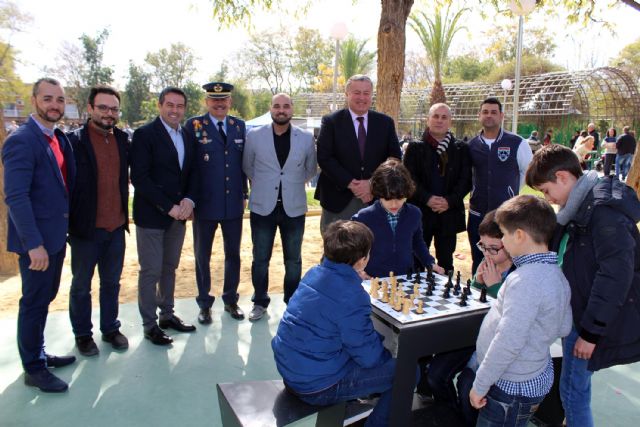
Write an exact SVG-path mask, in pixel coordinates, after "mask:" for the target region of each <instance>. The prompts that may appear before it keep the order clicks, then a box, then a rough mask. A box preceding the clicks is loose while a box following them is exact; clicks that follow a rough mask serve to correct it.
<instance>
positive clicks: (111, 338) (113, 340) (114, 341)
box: [102, 329, 129, 350]
mask: <svg viewBox="0 0 640 427" xmlns="http://www.w3.org/2000/svg"><path fill="white" fill-rule="evenodd" d="M102 341H104V342H108V343H110V344H111V347H113V348H114V350H126V349H128V348H129V340H128V339H127V337H125V336H124V335H122V334H121V333H120V331H119V330H117V329H116V330H115V331H112V332H109V333H108V334H102Z"/></svg>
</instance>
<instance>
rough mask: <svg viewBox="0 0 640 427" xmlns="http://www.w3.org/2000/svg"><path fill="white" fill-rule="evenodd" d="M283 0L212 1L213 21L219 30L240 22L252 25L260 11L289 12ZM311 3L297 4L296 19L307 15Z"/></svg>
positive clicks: (304, 0)
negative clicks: (252, 20)
mask: <svg viewBox="0 0 640 427" xmlns="http://www.w3.org/2000/svg"><path fill="white" fill-rule="evenodd" d="M283 3H284V1H283V0H211V4H212V7H213V19H214V21H216V22H217V24H218V28H222V27H231V26H234V25H237V24H238V23H240V22H247V23H249V25H251V17H252V15H256V14H257V13H258V11H268V10H287V8H286V7H285V6H286V5H285V4H283ZM310 4H311V2H310V1H309V0H303V1H298V2H296V3H295V7H296V9H295V10H294V11H293V12H292V14H293V15H294V17H298V16H302V15H304V14H306V12H307V10H308V8H309V5H310Z"/></svg>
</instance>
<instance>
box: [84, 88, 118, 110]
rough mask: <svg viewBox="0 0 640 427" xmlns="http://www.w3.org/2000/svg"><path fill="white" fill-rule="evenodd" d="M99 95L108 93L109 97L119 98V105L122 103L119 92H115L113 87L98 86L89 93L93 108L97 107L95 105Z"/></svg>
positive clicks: (90, 103)
mask: <svg viewBox="0 0 640 427" xmlns="http://www.w3.org/2000/svg"><path fill="white" fill-rule="evenodd" d="M99 93H106V94H107V95H113V96H115V97H116V98H118V103H119V102H120V94H119V93H118V91H117V90H115V89H114V88H112V87H111V86H106V85H97V86H93V87H92V88H91V91H90V92H89V105H91V107H95V105H93V104H94V102H95V100H96V96H97V95H98V94H99Z"/></svg>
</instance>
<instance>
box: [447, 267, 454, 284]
mask: <svg viewBox="0 0 640 427" xmlns="http://www.w3.org/2000/svg"><path fill="white" fill-rule="evenodd" d="M447 275H448V276H449V280H447V287H449V288H450V287H451V286H453V270H449V271H448V272H447ZM449 285H451V286H449Z"/></svg>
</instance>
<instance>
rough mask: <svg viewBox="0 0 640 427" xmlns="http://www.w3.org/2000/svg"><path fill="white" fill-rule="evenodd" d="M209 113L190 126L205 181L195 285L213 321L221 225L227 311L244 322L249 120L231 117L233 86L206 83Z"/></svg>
mask: <svg viewBox="0 0 640 427" xmlns="http://www.w3.org/2000/svg"><path fill="white" fill-rule="evenodd" d="M202 88H203V89H204V90H205V91H206V92H207V95H206V103H207V110H208V113H207V114H205V115H203V116H198V117H193V118H191V119H189V120H188V121H187V123H186V124H185V129H186V131H187V134H188V135H190V136H191V138H192V139H193V140H194V141H195V143H196V145H197V153H196V156H197V160H196V164H197V170H198V174H199V177H200V192H199V195H198V205H197V206H196V208H195V211H194V220H193V241H194V247H195V257H196V282H197V284H198V296H197V298H196V302H197V303H198V306H199V307H200V314H199V315H198V322H200V323H201V324H208V323H211V306H212V305H213V302H214V300H215V297H213V296H212V295H210V294H209V292H210V290H211V270H210V267H209V262H210V261H211V246H212V245H213V237H214V235H215V232H216V229H217V228H218V225H220V227H221V228H222V238H223V240H224V287H223V290H222V300H223V301H224V309H225V311H227V312H229V314H230V315H231V317H233V318H234V319H237V320H242V319H244V313H243V311H242V310H241V309H240V307H238V283H239V282H240V239H241V237H242V214H243V213H244V210H245V208H246V205H247V202H246V201H247V178H246V176H245V174H244V173H243V172H242V151H243V149H244V141H245V125H244V121H242V120H240V119H238V118H236V117H233V116H229V115H228V112H229V108H231V91H232V90H233V85H230V84H228V83H223V82H212V83H207V84H205V85H204V86H202Z"/></svg>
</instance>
